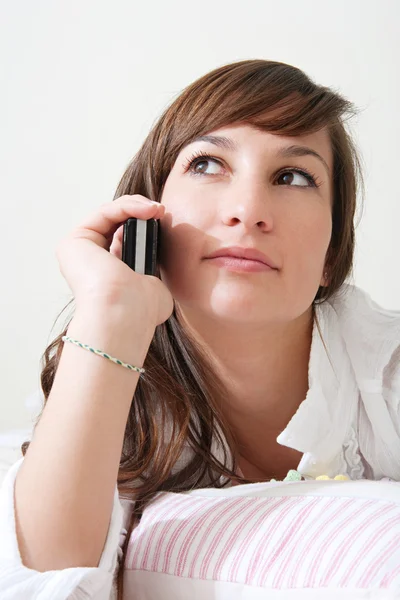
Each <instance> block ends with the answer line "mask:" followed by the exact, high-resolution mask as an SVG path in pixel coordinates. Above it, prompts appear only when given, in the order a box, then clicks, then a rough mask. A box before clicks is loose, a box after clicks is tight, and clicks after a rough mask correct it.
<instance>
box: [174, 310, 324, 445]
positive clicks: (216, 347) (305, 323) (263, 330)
mask: <svg viewBox="0 0 400 600" xmlns="http://www.w3.org/2000/svg"><path fill="white" fill-rule="evenodd" d="M179 313H180V315H179V316H180V318H181V319H182V318H183V321H184V325H185V327H188V328H189V329H190V333H191V335H192V336H194V337H195V339H196V341H198V342H199V343H200V344H201V346H202V347H203V348H204V349H205V350H206V352H207V354H208V355H209V357H210V359H211V361H212V364H213V367H214V369H215V371H216V373H217V375H218V376H219V377H220V379H221V381H222V382H223V384H224V385H225V387H226V390H227V392H228V394H227V397H226V398H224V399H220V401H219V406H220V409H221V412H222V415H223V417H224V420H226V422H227V423H228V426H229V427H230V429H231V431H232V432H233V434H234V437H235V438H236V440H237V442H238V447H240V448H247V450H243V452H247V453H248V454H249V455H251V454H252V452H251V450H249V448H253V449H254V452H253V454H257V444H259V445H261V444H264V445H265V444H266V443H267V442H268V440H270V441H272V442H275V443H276V437H277V436H278V435H279V433H280V432H281V431H283V429H284V428H285V427H286V425H287V423H288V422H289V420H290V419H291V417H292V416H293V415H294V413H295V412H296V410H297V408H298V407H299V405H300V403H301V402H302V401H303V400H304V398H305V397H306V394H307V390H308V364H309V358H310V349H311V341H312V331H313V309H312V307H311V308H310V309H309V310H308V311H306V312H305V313H304V314H302V315H300V317H298V318H296V319H295V320H293V321H290V322H287V323H279V324H271V323H269V324H267V325H265V326H264V327H260V325H259V324H257V325H252V326H251V325H248V324H244V325H241V324H232V323H223V322H222V323H221V321H217V322H216V321H214V320H212V319H211V320H210V319H209V318H207V316H204V315H200V316H199V315H194V314H189V313H187V312H185V311H183V310H182V308H180V311H179Z"/></svg>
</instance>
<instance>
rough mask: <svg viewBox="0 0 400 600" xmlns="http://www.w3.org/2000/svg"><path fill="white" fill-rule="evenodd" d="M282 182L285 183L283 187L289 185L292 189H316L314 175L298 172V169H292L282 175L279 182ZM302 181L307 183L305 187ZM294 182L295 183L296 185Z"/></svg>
mask: <svg viewBox="0 0 400 600" xmlns="http://www.w3.org/2000/svg"><path fill="white" fill-rule="evenodd" d="M280 180H281V181H282V182H283V185H288V186H290V187H316V183H315V180H314V178H313V177H312V175H310V174H309V173H306V172H305V171H298V170H297V169H291V170H290V171H284V172H283V173H280V175H279V176H278V179H277V181H280ZM301 180H303V182H304V181H305V182H306V183H305V185H304V184H302V183H301ZM293 181H294V182H295V183H294V184H293Z"/></svg>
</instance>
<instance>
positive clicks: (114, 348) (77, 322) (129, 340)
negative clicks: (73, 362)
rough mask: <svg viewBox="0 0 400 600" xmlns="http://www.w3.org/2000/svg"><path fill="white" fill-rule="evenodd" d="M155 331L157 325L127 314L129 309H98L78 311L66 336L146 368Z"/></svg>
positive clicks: (114, 307)
mask: <svg viewBox="0 0 400 600" xmlns="http://www.w3.org/2000/svg"><path fill="white" fill-rule="evenodd" d="M154 331H155V325H153V324H151V322H150V323H149V322H148V321H146V320H145V319H138V318H137V317H136V318H135V317H134V316H132V314H127V313H126V309H125V311H123V310H121V309H120V307H117V306H112V307H109V306H107V307H100V306H96V307H95V308H93V309H92V310H91V311H89V310H87V309H83V308H79V310H77V311H76V312H75V315H74V317H73V319H72V320H71V322H70V324H69V326H68V330H67V332H66V335H67V336H69V337H71V338H73V339H75V340H78V341H79V342H81V343H83V344H87V345H88V346H91V347H93V348H95V349H96V350H100V351H102V352H105V353H107V354H109V355H110V356H113V357H114V358H118V359H119V360H121V361H123V362H126V363H129V364H132V365H135V366H136V367H143V363H144V360H145V358H146V355H147V352H148V349H149V346H150V344H151V340H152V339H153V336H154ZM68 345H70V344H68ZM80 351H83V350H80Z"/></svg>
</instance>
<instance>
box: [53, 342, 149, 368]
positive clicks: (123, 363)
mask: <svg viewBox="0 0 400 600" xmlns="http://www.w3.org/2000/svg"><path fill="white" fill-rule="evenodd" d="M61 339H62V341H63V342H71V343H72V344H75V345H76V346H79V347H80V348H84V349H85V350H90V352H93V353H94V354H98V355H99V356H103V358H108V360H112V362H114V363H116V364H117V365H121V367H125V368H126V369H130V370H131V371H137V372H138V373H145V369H143V368H142V367H134V366H133V365H130V364H128V363H125V362H123V361H122V360H119V358H114V357H113V356H110V355H109V354H106V353H105V352H103V351H102V350H96V349H95V348H92V347H91V346H88V345H87V344H82V342H79V341H78V340H73V339H72V338H70V337H68V336H67V335H64V336H63V337H62V338H61Z"/></svg>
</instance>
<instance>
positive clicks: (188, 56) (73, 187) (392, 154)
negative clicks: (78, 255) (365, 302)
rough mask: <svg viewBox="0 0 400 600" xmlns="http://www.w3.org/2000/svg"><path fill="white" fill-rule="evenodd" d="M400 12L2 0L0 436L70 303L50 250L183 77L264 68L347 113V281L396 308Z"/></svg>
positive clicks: (353, 6) (22, 420)
mask: <svg viewBox="0 0 400 600" xmlns="http://www.w3.org/2000/svg"><path fill="white" fill-rule="evenodd" d="M399 23H400V3H399V2H398V0H379V1H378V0H350V1H349V0H346V1H343V0H335V2H321V1H320V0H315V1H313V0H301V1H299V0H285V2H278V1H275V2H272V1H269V0H263V1H262V0H258V1H256V0H254V1H252V0H247V1H246V2H238V1H234V2H226V1H218V2H187V1H186V2H181V1H177V0H171V1H169V2H161V1H160V2H157V1H154V0H153V1H148V2H135V1H134V0H133V1H132V0H130V1H128V0H125V1H122V0H114V1H113V2H111V1H109V2H106V1H104V0H96V1H95V0H90V1H85V0H68V1H67V0H58V1H54V0H53V1H50V0H36V1H35V2H30V1H29V0H21V1H15V2H6V1H2V2H1V16H0V52H1V58H2V61H1V63H2V65H1V74H0V77H1V85H0V89H1V94H0V103H1V108H0V118H1V123H0V131H1V142H0V144H1V156H0V165H1V167H0V168H1V178H0V186H1V212H2V214H1V254H0V261H1V265H0V266H1V322H0V331H1V357H0V358H1V390H0V432H5V431H6V430H9V429H10V428H23V427H29V426H30V424H31V423H32V422H33V416H32V414H31V412H29V411H28V410H27V408H26V405H25V403H26V398H27V397H28V396H29V395H30V394H32V392H34V391H35V390H36V389H37V388H38V387H39V375H40V357H41V354H42V352H43V351H44V349H45V347H46V346H47V345H48V344H49V343H50V341H51V340H52V339H53V338H54V337H55V336H56V335H58V333H59V332H60V331H61V326H62V323H63V322H62V320H61V321H60V322H59V326H58V327H55V328H53V329H52V327H53V323H54V320H55V318H56V316H57V315H58V313H59V312H60V311H61V309H62V308H63V306H64V305H65V304H66V303H67V302H68V301H69V299H70V298H71V296H70V290H69V288H68V286H67V284H66V282H65V280H64V279H63V277H62V275H61V273H60V272H59V268H58V263H57V259H56V256H55V249H56V246H57V243H58V241H59V239H60V238H61V237H62V236H63V235H65V234H66V233H67V232H68V231H69V230H70V229H71V228H73V227H74V226H75V225H77V224H78V223H79V222H80V221H81V220H82V218H83V217H85V216H86V214H87V213H89V212H91V211H92V210H93V209H95V208H96V207H97V206H99V205H100V204H101V203H104V202H107V201H110V200H111V199H112V197H113V194H114V190H115V187H116V185H117V183H118V181H119V178H120V177H121V175H122V173H123V171H124V169H125V167H126V166H127V164H128V162H129V160H130V159H131V157H132V156H133V155H134V154H135V153H136V151H137V150H138V149H139V147H140V145H141V143H142V142H143V140H144V138H145V136H146V134H147V132H148V131H149V129H150V127H151V125H152V124H153V123H154V121H155V120H156V119H157V117H158V116H159V115H160V114H161V112H162V110H163V109H164V108H165V107H166V106H167V104H169V103H170V102H171V101H172V100H173V99H174V98H175V97H176V96H177V95H178V94H179V92H180V91H181V90H182V89H183V88H184V87H185V86H186V85H188V84H189V83H190V82H192V81H193V80H194V79H196V78H198V77H199V76H201V75H203V74H204V73H206V72H207V71H210V70H211V69H214V68H215V67H217V66H220V65H222V64H225V63H228V62H232V61H236V60H242V59H248V58H264V59H271V60H278V61H281V62H287V63H290V64H293V65H295V66H297V67H299V68H301V69H303V70H304V71H305V72H306V73H307V74H308V75H310V76H311V77H312V78H313V79H314V80H315V81H317V82H318V83H320V84H323V85H328V86H331V87H333V88H334V89H335V90H337V91H339V92H341V93H342V94H343V95H345V96H346V97H347V98H348V99H350V100H351V101H353V102H354V103H355V104H356V106H357V107H358V108H360V109H361V113H360V115H359V117H358V118H356V119H353V121H352V125H351V129H352V131H353V132H354V135H355V137H356V141H357V144H358V147H359V149H360V152H361V156H362V160H363V164H364V171H365V182H366V198H365V209H364V212H363V215H362V220H361V223H360V225H359V226H358V228H357V252H356V265H355V283H356V284H357V285H359V286H361V287H363V288H364V289H365V290H367V291H368V292H369V293H370V294H371V295H372V297H373V298H374V299H375V300H376V301H377V302H378V303H380V304H382V305H383V306H385V307H386V308H394V309H397V308H400V278H399V269H398V258H399V255H400V240H399V234H398V230H399V225H398V223H399V218H400V209H399V204H400V191H399V179H398V175H399V158H400V157H399V152H398V146H397V144H398V140H399V137H400V135H399V134H400V126H399V116H398V109H399V106H400V83H399V74H398V73H399V71H398V63H399V58H400V44H399V39H400V28H399V27H400V26H399Z"/></svg>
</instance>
